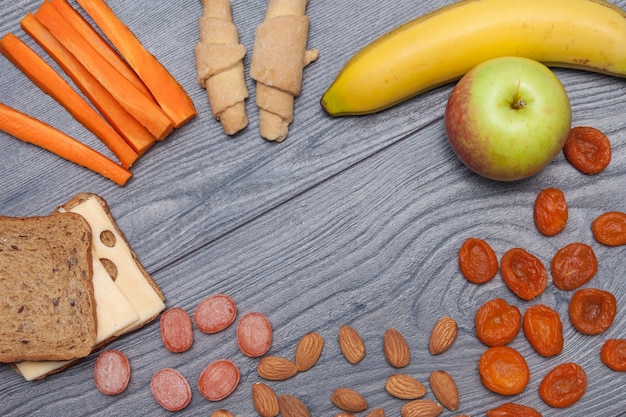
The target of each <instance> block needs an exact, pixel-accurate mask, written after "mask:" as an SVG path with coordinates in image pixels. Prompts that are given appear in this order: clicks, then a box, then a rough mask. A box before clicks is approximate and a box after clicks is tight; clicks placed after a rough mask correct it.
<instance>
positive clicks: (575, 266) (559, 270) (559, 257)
mask: <svg viewBox="0 0 626 417" xmlns="http://www.w3.org/2000/svg"><path fill="white" fill-rule="evenodd" d="M550 269H551V272H552V282H554V285H555V286H556V287H557V288H558V289H560V290H575V289H576V288H579V287H581V286H582V285H583V284H586V283H587V282H589V280H590V279H591V278H593V277H594V275H595V274H596V272H597V271H598V259H597V258H596V254H595V252H594V251H593V248H592V247H591V246H589V245H587V244H586V243H581V242H575V243H570V244H569V245H567V246H564V247H562V248H561V249H559V250H558V251H557V252H556V254H555V255H554V257H553V258H552V263H551V264H550Z"/></svg>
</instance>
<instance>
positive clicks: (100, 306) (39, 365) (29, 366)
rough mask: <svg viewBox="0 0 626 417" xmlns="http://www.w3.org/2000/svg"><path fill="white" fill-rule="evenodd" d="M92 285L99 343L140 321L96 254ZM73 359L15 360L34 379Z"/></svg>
mask: <svg viewBox="0 0 626 417" xmlns="http://www.w3.org/2000/svg"><path fill="white" fill-rule="evenodd" d="M93 289H94V298H95V299H96V317H97V322H98V329H97V333H96V343H95V345H96V346H98V345H99V344H100V343H103V342H105V341H107V340H109V339H111V338H113V337H115V336H119V335H120V334H122V333H124V332H125V330H126V329H128V328H129V327H131V326H134V325H136V324H137V323H138V322H139V314H137V312H136V311H135V309H134V307H133V306H132V304H131V303H130V302H129V301H128V299H127V298H126V297H125V296H124V294H123V293H122V291H121V290H120V289H119V288H118V287H117V286H116V285H115V283H114V282H113V280H112V279H111V277H110V276H109V274H108V273H107V271H106V269H104V266H103V265H102V263H101V262H100V261H99V260H98V259H97V258H95V257H94V258H93ZM69 363H71V361H47V362H35V361H24V362H19V363H16V364H15V367H16V368H17V371H18V372H19V373H20V374H21V375H22V376H23V377H24V378H25V379H26V380H27V381H32V380H35V379H38V378H41V377H42V376H45V375H48V374H49V373H51V372H54V371H56V370H57V369H61V368H63V367H64V366H66V365H68V364H69Z"/></svg>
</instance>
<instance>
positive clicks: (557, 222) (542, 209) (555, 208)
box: [533, 188, 569, 236]
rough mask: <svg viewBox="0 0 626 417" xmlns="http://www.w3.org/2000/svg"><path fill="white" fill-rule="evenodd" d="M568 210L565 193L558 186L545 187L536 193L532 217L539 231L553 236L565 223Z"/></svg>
mask: <svg viewBox="0 0 626 417" xmlns="http://www.w3.org/2000/svg"><path fill="white" fill-rule="evenodd" d="M568 216H569V212H568V209H567V202H566V201H565V194H563V191H561V190H559V189H558V188H546V189H545V190H541V191H540V192H539V194H537V198H536V199H535V207H534V210H533V219H534V221H535V226H536V227H537V230H539V233H541V234H542V235H544V236H554V235H556V234H558V233H561V232H562V231H563V229H565V225H566V224H567V218H568Z"/></svg>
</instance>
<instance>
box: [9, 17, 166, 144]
mask: <svg viewBox="0 0 626 417" xmlns="http://www.w3.org/2000/svg"><path fill="white" fill-rule="evenodd" d="M21 26H22V29H24V31H25V32H26V33H27V34H29V35H30V37H31V38H33V39H34V40H35V41H36V42H37V43H38V44H39V45H40V46H41V47H42V48H43V49H44V50H45V51H46V52H47V53H48V55H50V56H51V57H52V59H54V60H55V61H56V63H57V64H59V66H60V67H61V68H62V69H63V71H65V73H66V74H67V75H68V76H69V77H70V78H71V79H72V81H74V84H76V85H77V86H78V88H79V89H80V90H81V91H82V92H83V94H85V96H86V97H87V98H88V99H89V100H90V101H91V103H92V104H93V105H94V106H95V107H96V108H97V109H98V110H99V111H100V113H101V114H102V116H103V117H104V118H105V119H106V120H107V121H108V122H109V123H110V124H111V125H112V126H113V127H114V128H115V130H116V131H117V132H118V133H119V134H120V136H122V137H123V138H124V139H125V140H126V142H127V143H128V144H129V145H130V146H131V147H132V148H133V149H134V150H135V152H137V154H138V155H139V156H141V155H143V154H144V153H145V152H146V151H147V150H148V149H149V148H150V147H151V146H152V145H153V144H154V136H152V135H151V134H150V132H148V131H147V130H146V128H145V127H144V126H143V125H142V124H141V123H139V121H137V119H135V118H134V117H133V116H132V115H131V114H130V113H128V112H127V111H126V110H125V109H124V108H123V107H122V106H121V105H120V103H119V102H118V101H117V100H115V98H114V97H113V96H112V95H111V93H109V92H108V90H107V89H106V88H104V86H102V84H100V82H99V81H98V80H96V78H95V77H94V76H93V75H92V74H91V73H90V72H89V71H87V69H85V67H84V66H83V65H82V64H81V63H80V62H78V60H77V59H76V58H75V57H74V55H72V54H71V53H70V52H69V51H68V50H67V49H66V48H65V47H64V46H63V45H61V44H60V43H59V42H58V41H57V40H56V38H55V37H54V36H52V34H51V33H50V32H49V31H48V29H46V28H45V27H44V26H43V25H42V24H41V23H40V22H39V21H38V20H37V19H35V16H33V14H32V13H28V14H27V15H26V16H25V17H24V18H23V19H22V20H21Z"/></svg>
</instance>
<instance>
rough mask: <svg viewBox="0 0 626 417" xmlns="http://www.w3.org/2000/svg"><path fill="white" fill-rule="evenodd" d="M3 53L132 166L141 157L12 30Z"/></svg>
mask: <svg viewBox="0 0 626 417" xmlns="http://www.w3.org/2000/svg"><path fill="white" fill-rule="evenodd" d="M0 52H2V54H3V55H4V56H5V57H7V58H8V59H9V61H11V62H12V63H13V64H14V65H15V66H16V67H18V68H19V69H20V70H22V72H23V73H24V74H26V76H27V77H28V78H30V80H31V81H32V82H33V83H35V85H37V86H38V87H39V88H41V90H43V91H44V92H45V93H46V94H49V95H50V96H51V97H52V98H54V99H55V100H56V101H57V102H59V104H61V105H62V106H63V107H65V108H66V109H67V111H69V112H70V114H71V115H72V116H74V118H75V119H76V120H78V121H79V122H80V123H82V124H83V126H85V127H86V128H87V129H89V130H90V131H91V132H93V133H94V134H95V135H96V136H97V137H98V138H100V140H102V142H104V143H105V144H106V145H107V146H108V147H109V148H110V149H111V150H112V151H113V153H114V154H115V155H116V156H117V157H118V158H119V160H120V162H121V163H122V165H123V166H125V167H127V168H128V167H130V166H131V165H132V164H133V162H135V161H136V160H137V158H138V155H137V153H136V152H135V151H134V150H133V149H132V148H131V147H130V145H128V143H126V141H125V140H124V138H122V137H121V136H120V135H119V134H118V133H117V132H116V131H115V129H113V128H112V127H111V125H109V124H108V123H107V122H106V121H105V120H104V119H103V118H102V117H100V115H99V114H98V113H97V112H96V111H95V110H94V109H93V108H92V107H91V106H90V105H89V104H88V103H87V102H86V101H85V100H84V99H83V98H82V97H81V96H80V95H79V94H78V93H77V92H76V91H74V89H73V88H72V87H71V86H70V85H69V84H68V83H67V82H66V81H65V80H64V79H63V78H62V77H61V76H60V75H59V74H57V72H56V71H55V70H54V69H53V68H52V67H51V66H50V65H48V64H47V63H46V61H44V60H43V59H42V58H41V57H40V56H39V55H37V53H36V52H35V51H33V50H32V49H30V48H29V47H28V45H26V44H25V43H24V42H23V41H22V40H21V39H19V38H18V37H17V36H15V35H13V34H12V33H8V34H6V35H5V36H4V37H3V38H2V40H0Z"/></svg>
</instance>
